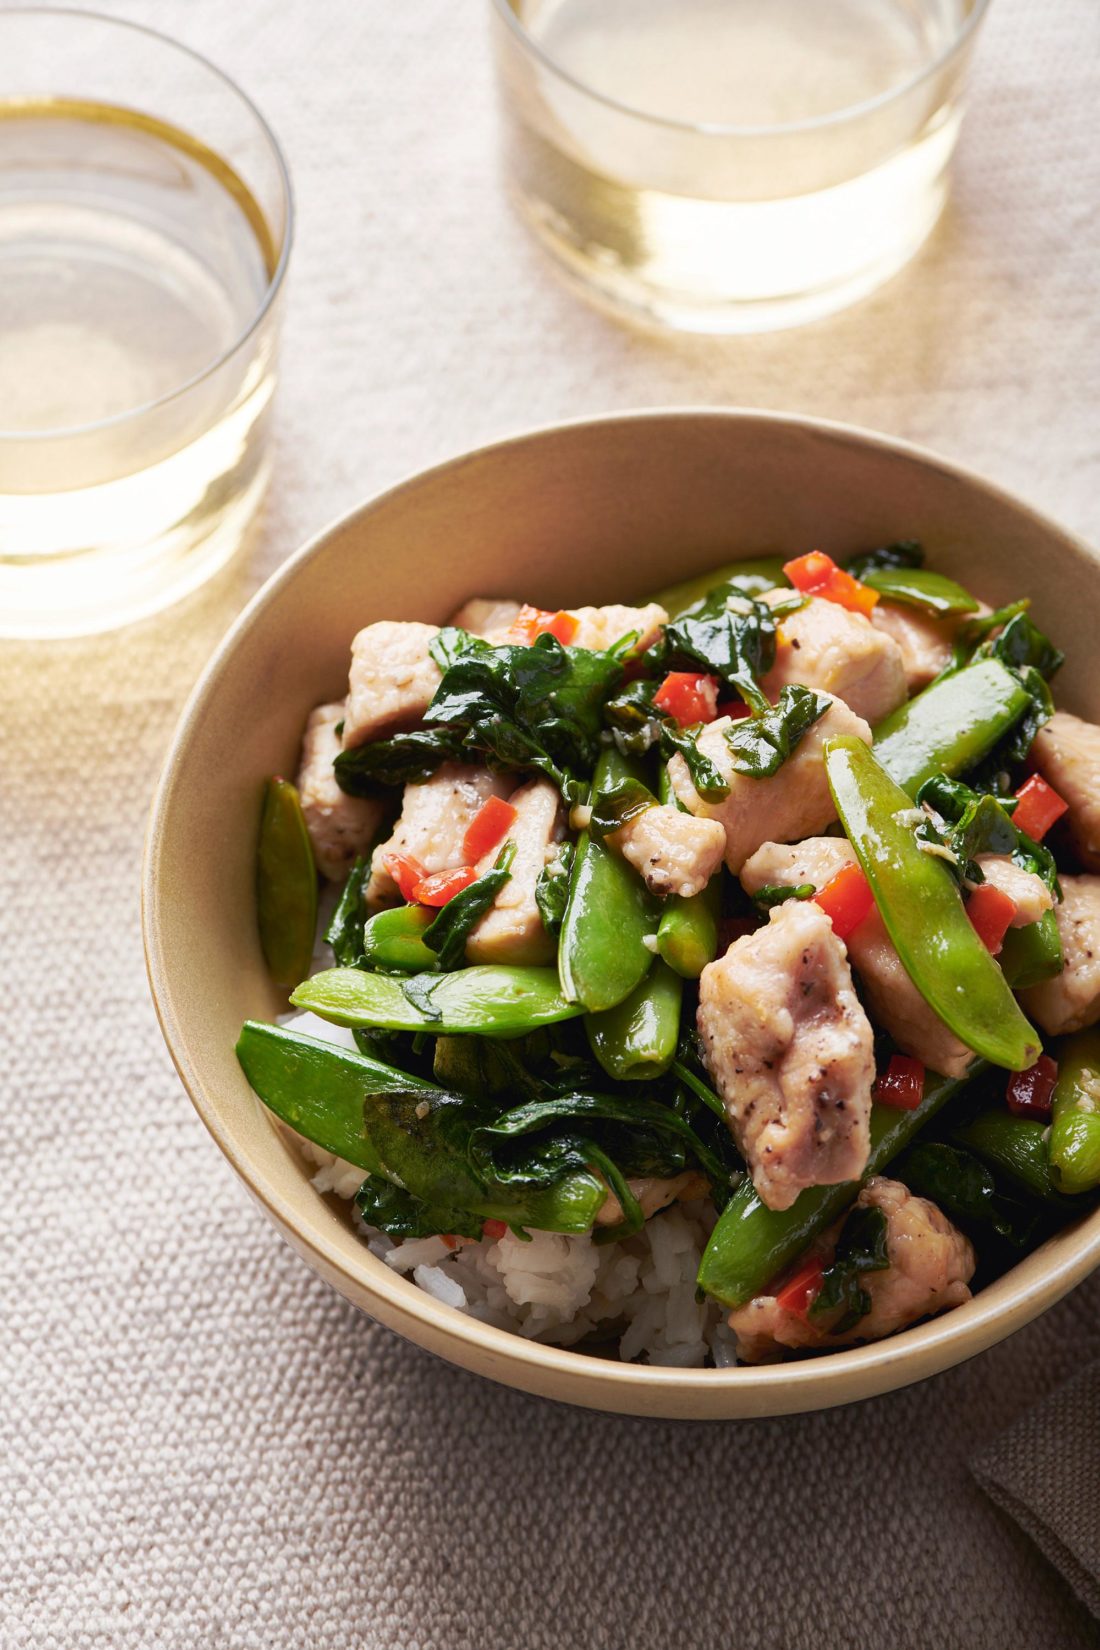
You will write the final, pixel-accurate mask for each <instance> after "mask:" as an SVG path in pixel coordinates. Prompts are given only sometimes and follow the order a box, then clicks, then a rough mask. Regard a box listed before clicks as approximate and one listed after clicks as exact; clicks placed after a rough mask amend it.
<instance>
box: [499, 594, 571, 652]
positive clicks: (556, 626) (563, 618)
mask: <svg viewBox="0 0 1100 1650" xmlns="http://www.w3.org/2000/svg"><path fill="white" fill-rule="evenodd" d="M579 627H580V620H579V619H578V618H577V616H576V614H575V613H567V612H566V611H565V609H564V608H559V609H558V611H557V612H556V613H551V612H549V611H548V610H547V609H546V608H545V607H531V606H529V605H528V604H527V603H526V602H525V603H524V604H523V606H522V607H521V608H520V610H519V612H518V613H517V614H516V616H515V618H514V619H513V621H512V629H511V635H512V636H513V637H514V638H515V640H516V641H517V642H520V643H526V645H527V646H528V647H530V646H531V644H532V642H534V641H535V640H536V639H537V638H538V637H539V636H546V635H549V636H554V637H556V639H557V640H558V641H559V642H560V643H561V644H562V646H563V647H568V645H569V643H570V642H571V641H572V640H573V638H574V636H575V635H576V634H577V630H578V629H579Z"/></svg>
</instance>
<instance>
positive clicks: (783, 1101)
mask: <svg viewBox="0 0 1100 1650" xmlns="http://www.w3.org/2000/svg"><path fill="white" fill-rule="evenodd" d="M697 1024H698V1027H699V1035H700V1038H701V1040H702V1045H703V1057H704V1059H705V1061H706V1065H707V1069H708V1071H709V1072H710V1074H711V1077H712V1078H713V1080H714V1084H715V1087H716V1089H717V1090H718V1093H719V1094H720V1095H721V1097H722V1101H723V1103H724V1105H725V1108H726V1116H727V1120H728V1122H729V1125H730V1129H731V1132H732V1133H733V1135H734V1138H735V1139H736V1141H737V1145H738V1148H739V1150H740V1152H741V1155H742V1156H743V1157H744V1159H745V1162H746V1163H747V1165H748V1168H749V1172H750V1174H751V1175H752V1181H753V1185H754V1186H755V1187H756V1190H757V1192H758V1194H759V1196H760V1197H761V1199H762V1200H763V1201H764V1202H765V1203H766V1204H767V1206H768V1208H769V1209H789V1208H790V1206H791V1204H792V1203H793V1202H794V1200H795V1198H796V1197H797V1196H798V1194H799V1192H801V1191H802V1190H803V1189H804V1188H805V1187H806V1186H832V1185H835V1184H836V1183H837V1182H838V1181H844V1180H858V1179H859V1177H860V1175H861V1174H862V1173H863V1170H864V1169H865V1167H866V1165H867V1154H868V1151H869V1150H870V1133H869V1130H868V1119H869V1117H870V1113H871V1084H872V1082H873V1081H874V1076H875V1060H874V1051H873V1048H872V1033H871V1025H870V1022H869V1021H868V1019H867V1016H866V1014H865V1013H864V1012H863V1009H862V1008H861V1007H860V1003H859V999H858V998H857V996H856V994H855V990H854V988H853V985H852V975H851V971H850V969H849V967H848V953H847V951H846V950H845V947H844V942H843V940H840V939H838V938H837V936H836V933H835V932H834V930H833V925H832V923H831V922H830V921H829V918H828V917H827V916H826V915H825V913H824V911H822V909H821V907H820V906H818V905H815V904H813V902H812V901H809V900H807V901H800V900H788V901H787V902H786V903H785V904H783V905H780V906H777V907H776V909H775V910H774V911H773V912H772V914H771V920H770V922H769V923H768V926H767V927H766V928H760V929H758V930H757V931H756V933H754V934H746V935H744V936H743V937H742V938H741V939H738V940H735V941H734V942H733V944H732V945H731V946H730V948H729V950H728V951H727V952H726V954H725V956H724V957H720V958H719V959H718V960H717V961H716V962H712V963H708V964H707V966H706V968H704V970H703V973H702V976H701V978H700V981H699V1012H698V1016H697Z"/></svg>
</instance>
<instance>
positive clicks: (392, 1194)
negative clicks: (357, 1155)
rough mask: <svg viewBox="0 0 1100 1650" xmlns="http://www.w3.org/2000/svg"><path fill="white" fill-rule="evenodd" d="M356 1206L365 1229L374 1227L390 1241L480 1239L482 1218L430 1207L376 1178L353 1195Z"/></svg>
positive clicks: (387, 1182)
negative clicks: (443, 1237)
mask: <svg viewBox="0 0 1100 1650" xmlns="http://www.w3.org/2000/svg"><path fill="white" fill-rule="evenodd" d="M355 1204H356V1208H357V1209H358V1210H359V1213H360V1214H361V1215H362V1217H363V1219H364V1220H365V1221H366V1223H367V1225H368V1226H377V1228H378V1229H379V1231H381V1232H386V1233H388V1235H389V1236H390V1237H392V1238H423V1237H436V1236H437V1235H438V1234H439V1233H441V1232H445V1233H447V1234H448V1235H452V1236H454V1237H468V1238H479V1237H480V1236H481V1227H482V1217H481V1216H480V1215H472V1214H469V1213H468V1212H467V1211H466V1210H463V1209H447V1208H443V1207H439V1206H437V1207H432V1205H430V1204H428V1203H423V1202H422V1201H421V1200H420V1198H418V1197H413V1195H412V1193H411V1192H407V1191H405V1189H404V1188H403V1187H401V1186H395V1185H394V1184H393V1182H392V1181H389V1180H382V1179H381V1178H380V1177H379V1176H378V1175H368V1176H367V1178H366V1180H364V1182H363V1184H362V1186H360V1188H359V1190H358V1192H357V1193H356V1194H355Z"/></svg>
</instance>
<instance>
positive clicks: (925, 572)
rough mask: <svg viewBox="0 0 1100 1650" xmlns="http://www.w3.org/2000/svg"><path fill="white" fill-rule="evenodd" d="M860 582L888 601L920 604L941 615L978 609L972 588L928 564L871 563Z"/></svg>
mask: <svg viewBox="0 0 1100 1650" xmlns="http://www.w3.org/2000/svg"><path fill="white" fill-rule="evenodd" d="M860 582H861V583H862V584H869V585H870V586H871V589H872V590H877V591H878V593H879V595H880V596H885V598H886V600H887V601H888V602H901V603H902V604H903V605H904V606H905V607H920V608H923V609H924V611H925V612H926V613H934V614H936V615H937V616H940V617H946V616H947V615H948V614H951V613H976V612H977V611H978V602H977V599H976V598H975V597H974V596H972V595H971V594H970V592H969V590H964V589H963V587H962V585H961V584H956V583H955V581H954V579H949V578H948V577H947V576H946V574H944V573H933V572H932V570H931V568H928V567H871V568H868V570H867V572H866V573H861V574H860Z"/></svg>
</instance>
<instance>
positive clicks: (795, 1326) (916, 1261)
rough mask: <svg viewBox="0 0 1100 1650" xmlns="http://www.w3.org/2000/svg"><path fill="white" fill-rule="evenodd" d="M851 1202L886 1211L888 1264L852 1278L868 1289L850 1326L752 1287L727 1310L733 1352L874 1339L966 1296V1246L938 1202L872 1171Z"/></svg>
mask: <svg viewBox="0 0 1100 1650" xmlns="http://www.w3.org/2000/svg"><path fill="white" fill-rule="evenodd" d="M856 1207H857V1208H862V1209H881V1210H882V1213H883V1215H884V1216H885V1217H886V1252H887V1255H888V1256H889V1260H890V1264H889V1266H887V1267H886V1268H884V1270H883V1271H881V1272H865V1273H864V1274H863V1276H862V1278H861V1280H860V1282H861V1285H862V1287H863V1288H864V1289H865V1290H866V1291H867V1293H868V1295H870V1297H871V1309H870V1311H869V1312H868V1313H867V1314H866V1315H865V1316H864V1317H862V1318H861V1319H860V1321H859V1322H858V1323H857V1324H855V1325H854V1326H853V1327H852V1328H851V1329H848V1330H844V1331H843V1332H842V1333H841V1334H839V1335H830V1334H829V1332H828V1330H827V1329H826V1328H822V1327H821V1326H820V1325H818V1324H816V1323H814V1321H813V1320H812V1319H811V1318H807V1317H805V1316H803V1315H802V1314H801V1313H797V1312H790V1311H788V1310H787V1309H786V1308H785V1307H782V1306H780V1304H779V1302H778V1301H777V1300H776V1298H775V1296H774V1295H758V1296H757V1297H756V1299H755V1300H751V1301H749V1303H748V1305H747V1306H740V1307H738V1308H737V1309H736V1310H735V1311H733V1312H731V1313H730V1318H729V1324H730V1328H731V1329H732V1330H733V1332H734V1334H735V1336H736V1337H737V1355H738V1357H739V1358H740V1359H741V1360H742V1362H744V1363H747V1364H757V1363H769V1362H771V1361H772V1360H774V1359H775V1358H778V1357H781V1356H782V1353H783V1351H784V1350H785V1349H787V1348H792V1349H799V1348H803V1347H815V1348H818V1347H820V1348H831V1347H836V1346H850V1345H851V1344H852V1342H853V1341H879V1340H882V1339H883V1338H884V1336H886V1335H893V1334H894V1333H895V1332H896V1331H897V1330H899V1329H905V1328H907V1326H908V1325H909V1324H911V1323H916V1322H917V1320H918V1319H919V1318H929V1317H932V1316H934V1315H935V1314H936V1313H937V1312H946V1311H947V1309H948V1308H949V1307H952V1306H961V1305H962V1303H963V1302H964V1301H968V1300H969V1299H970V1288H969V1284H970V1279H971V1278H972V1277H973V1276H974V1267H975V1264H976V1263H975V1258H974V1250H973V1247H972V1246H971V1244H970V1242H969V1240H968V1239H967V1238H965V1237H964V1236H963V1234H962V1233H961V1232H960V1231H959V1230H958V1229H957V1227H955V1226H953V1225H952V1223H951V1221H950V1220H948V1218H947V1216H946V1215H945V1214H944V1213H943V1211H942V1210H941V1209H938V1208H937V1207H936V1205H935V1204H934V1203H930V1202H929V1201H928V1199H927V1198H924V1197H915V1196H914V1195H913V1193H912V1192H910V1191H909V1189H908V1187H907V1186H903V1185H902V1184H901V1182H900V1181H899V1180H887V1179H886V1177H885V1176H883V1175H877V1176H876V1177H875V1179H874V1180H869V1181H868V1182H867V1184H866V1186H864V1188H863V1190H862V1191H861V1192H860V1194H859V1196H858V1198H857V1199H856ZM843 1224H844V1223H843V1221H842V1220H841V1221H838V1222H837V1223H836V1225H835V1226H834V1227H833V1228H832V1229H831V1231H830V1232H829V1233H828V1235H827V1238H826V1240H825V1242H824V1243H823V1244H822V1245H821V1250H822V1259H823V1261H824V1262H825V1264H826V1265H827V1264H829V1262H830V1261H831V1260H832V1257H833V1253H834V1251H835V1247H836V1241H837V1238H838V1236H839V1234H840V1229H841V1227H842V1226H843Z"/></svg>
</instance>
